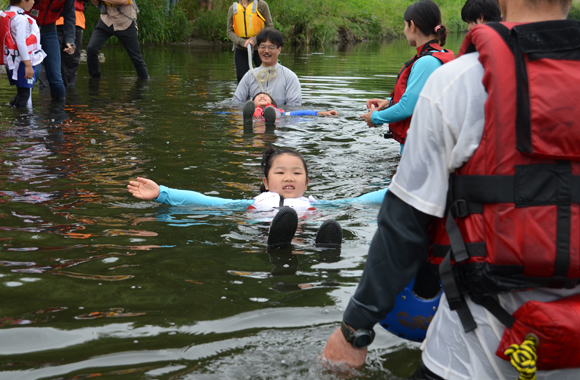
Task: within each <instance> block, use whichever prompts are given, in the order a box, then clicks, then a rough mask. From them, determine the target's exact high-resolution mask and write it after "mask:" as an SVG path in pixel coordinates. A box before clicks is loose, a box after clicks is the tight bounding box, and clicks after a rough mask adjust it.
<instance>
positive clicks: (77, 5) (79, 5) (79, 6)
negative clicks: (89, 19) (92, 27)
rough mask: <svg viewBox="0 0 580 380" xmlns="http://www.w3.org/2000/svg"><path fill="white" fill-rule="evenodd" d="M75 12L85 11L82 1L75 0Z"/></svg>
mask: <svg viewBox="0 0 580 380" xmlns="http://www.w3.org/2000/svg"><path fill="white" fill-rule="evenodd" d="M75 11H79V12H84V11H85V3H84V2H83V1H82V0H75Z"/></svg>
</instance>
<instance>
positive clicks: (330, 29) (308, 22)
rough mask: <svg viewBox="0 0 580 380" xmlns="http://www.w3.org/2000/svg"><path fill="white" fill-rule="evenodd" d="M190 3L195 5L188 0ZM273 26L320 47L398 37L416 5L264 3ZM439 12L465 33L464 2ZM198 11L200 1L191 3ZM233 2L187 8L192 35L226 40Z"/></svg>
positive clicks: (443, 4) (365, 0) (447, 3)
mask: <svg viewBox="0 0 580 380" xmlns="http://www.w3.org/2000/svg"><path fill="white" fill-rule="evenodd" d="M187 1H191V0H187ZM266 1H267V2H268V5H269V7H270V12H271V14H272V19H273V20H274V27H275V28H276V29H278V30H280V31H281V32H282V34H283V35H284V36H285V37H286V39H287V40H288V41H289V42H290V43H291V44H302V45H317V44H321V43H325V42H341V41H365V40H371V39H384V38H394V37H400V36H402V34H403V14H404V12H405V9H407V7H408V6H409V5H410V4H411V3H412V2H413V0H388V1H385V0H266ZM434 1H435V2H436V3H437V4H438V5H439V8H440V9H441V14H442V18H443V24H444V25H446V26H447V27H448V28H449V30H451V31H452V32H457V31H464V30H466V24H465V23H464V22H463V21H462V20H461V8H462V7H463V5H464V4H465V0H434ZM193 2H194V3H195V7H197V0H193ZM183 4H185V2H184V3H183ZM231 4H232V1H231V0H213V8H214V9H213V11H212V12H209V13H208V12H203V13H199V12H198V11H197V8H195V7H190V8H187V7H185V8H184V10H185V12H186V14H187V15H188V18H189V19H191V20H193V35H194V36H197V37H201V38H205V39H210V40H219V41H228V38H227V35H226V27H225V23H226V16H227V11H228V8H229V7H230V6H231ZM570 16H571V17H573V18H575V19H580V2H578V1H577V0H574V1H573V3H572V10H571V12H570Z"/></svg>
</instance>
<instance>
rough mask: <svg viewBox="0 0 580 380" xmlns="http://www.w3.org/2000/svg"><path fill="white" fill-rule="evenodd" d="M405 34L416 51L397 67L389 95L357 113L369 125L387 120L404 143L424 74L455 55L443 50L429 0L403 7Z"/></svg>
mask: <svg viewBox="0 0 580 380" xmlns="http://www.w3.org/2000/svg"><path fill="white" fill-rule="evenodd" d="M404 23H405V30H404V33H405V37H406V38H407V41H408V42H409V45H410V46H416V47H417V54H416V55H415V56H414V57H413V58H411V59H410V60H409V61H408V62H407V63H405V65H404V66H403V67H402V68H401V70H400V71H399V75H398V76H397V80H396V82H395V89H394V91H393V92H392V93H391V97H390V98H388V99H386V100H384V99H371V100H368V101H367V108H369V109H370V112H368V113H365V114H364V115H361V118H363V119H364V120H365V122H366V123H367V124H368V126H369V127H374V126H376V125H380V124H385V123H388V124H389V131H390V133H391V134H392V137H393V138H394V139H395V140H397V141H398V142H399V143H400V144H401V152H402V151H403V145H404V144H405V137H406V136H407V130H408V129H409V125H410V124H411V116H412V115H413V110H414V109H415V104H417V99H419V93H420V92H421V90H422V89H423V86H424V85H425V82H426V81H427V78H429V76H430V75H431V74H432V73H433V71H435V70H436V69H437V68H439V67H440V66H441V65H442V64H444V63H447V62H449V61H451V60H452V59H453V58H455V56H454V54H453V52H452V51H451V50H445V49H443V47H442V46H445V41H446V39H447V34H448V31H447V28H446V27H445V25H441V11H440V10H439V7H438V6H437V4H435V3H434V2H433V1H431V0H421V1H418V2H416V3H414V4H411V5H410V6H409V7H408V8H407V10H406V11H405V21H404Z"/></svg>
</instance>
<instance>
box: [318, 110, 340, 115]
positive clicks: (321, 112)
mask: <svg viewBox="0 0 580 380" xmlns="http://www.w3.org/2000/svg"><path fill="white" fill-rule="evenodd" d="M336 115H338V112H336V111H334V110H332V111H318V116H336Z"/></svg>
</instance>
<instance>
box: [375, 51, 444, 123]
mask: <svg viewBox="0 0 580 380" xmlns="http://www.w3.org/2000/svg"><path fill="white" fill-rule="evenodd" d="M441 65H442V63H441V61H440V60H439V59H437V58H435V57H433V56H431V55H426V56H423V57H421V58H419V59H418V60H417V61H415V63H413V66H412V68H411V73H410V74H409V78H408V79H407V89H406V90H405V93H404V94H403V96H402V97H401V99H400V100H399V102H398V103H397V104H395V105H393V106H391V107H389V108H387V109H384V110H382V111H376V112H373V114H372V115H371V122H372V123H373V124H374V125H380V124H385V123H394V122H396V121H401V120H404V119H406V118H408V117H409V116H411V115H412V114H413V111H414V110H415V104H417V100H418V99H419V94H420V93H421V90H422V89H423V86H425V82H427V79H428V78H429V76H430V75H431V74H432V73H433V71H435V70H436V69H437V68H439V66H441Z"/></svg>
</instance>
